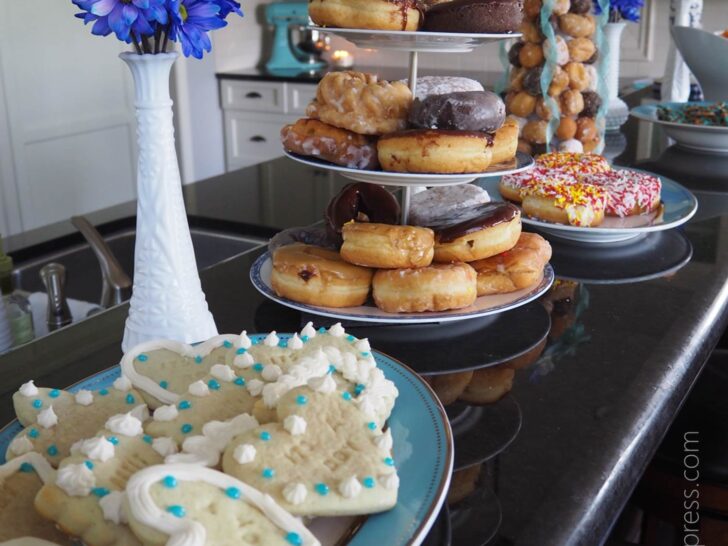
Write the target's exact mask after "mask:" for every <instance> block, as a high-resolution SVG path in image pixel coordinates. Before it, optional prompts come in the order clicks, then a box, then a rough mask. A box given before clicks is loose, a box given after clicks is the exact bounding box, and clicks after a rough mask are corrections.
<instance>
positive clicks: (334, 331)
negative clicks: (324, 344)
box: [329, 322, 346, 337]
mask: <svg viewBox="0 0 728 546" xmlns="http://www.w3.org/2000/svg"><path fill="white" fill-rule="evenodd" d="M345 333H346V331H345V330H344V327H343V326H342V325H341V323H340V322H337V323H336V324H334V325H333V326H332V327H331V328H329V335H332V336H334V337H342V336H343V335H344V334H345Z"/></svg>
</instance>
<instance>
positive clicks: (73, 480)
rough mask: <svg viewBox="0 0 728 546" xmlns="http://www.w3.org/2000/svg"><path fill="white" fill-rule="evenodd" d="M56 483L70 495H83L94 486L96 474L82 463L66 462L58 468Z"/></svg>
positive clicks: (89, 491)
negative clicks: (66, 463)
mask: <svg viewBox="0 0 728 546" xmlns="http://www.w3.org/2000/svg"><path fill="white" fill-rule="evenodd" d="M56 485H57V486H58V487H60V488H61V489H63V491H65V493H66V494H67V495H69V496H71V497H85V496H86V495H88V494H89V493H91V490H92V489H93V488H94V487H96V476H94V473H93V472H91V470H90V469H89V467H88V466H86V464H84V463H79V464H68V465H66V466H64V467H61V468H60V469H59V470H58V475H57V476H56Z"/></svg>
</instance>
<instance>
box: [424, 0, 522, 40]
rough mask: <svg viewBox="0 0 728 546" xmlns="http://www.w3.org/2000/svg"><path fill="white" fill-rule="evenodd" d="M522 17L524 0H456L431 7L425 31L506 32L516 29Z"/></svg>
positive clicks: (426, 19)
mask: <svg viewBox="0 0 728 546" xmlns="http://www.w3.org/2000/svg"><path fill="white" fill-rule="evenodd" d="M522 17H523V13H522V12H521V1H520V0H453V1H452V2H445V3H443V4H438V5H437V6H434V7H433V8H430V9H429V10H428V12H427V17H425V25H424V30H426V31H430V32H465V33H471V34H489V33H494V34H502V33H508V32H514V31H516V30H517V29H518V26H519V25H520V24H521V19H522Z"/></svg>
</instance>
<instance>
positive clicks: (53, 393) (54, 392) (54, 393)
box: [48, 389, 61, 398]
mask: <svg viewBox="0 0 728 546" xmlns="http://www.w3.org/2000/svg"><path fill="white" fill-rule="evenodd" d="M60 395H61V391H59V390H58V389H53V390H52V391H51V392H49V393H48V396H50V397H51V398H58V397H59V396H60Z"/></svg>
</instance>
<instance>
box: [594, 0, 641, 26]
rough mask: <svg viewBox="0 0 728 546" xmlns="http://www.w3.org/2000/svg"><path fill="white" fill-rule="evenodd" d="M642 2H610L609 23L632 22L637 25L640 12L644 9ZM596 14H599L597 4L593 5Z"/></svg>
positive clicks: (625, 0)
mask: <svg viewBox="0 0 728 546" xmlns="http://www.w3.org/2000/svg"><path fill="white" fill-rule="evenodd" d="M644 5H645V2H644V0H610V2H609V22H610V23H618V22H619V21H625V20H626V21H632V22H633V23H637V22H638V21H639V20H640V11H641V10H642V8H643V7H644ZM595 11H596V12H597V14H599V13H601V9H600V7H599V3H597V4H595Z"/></svg>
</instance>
